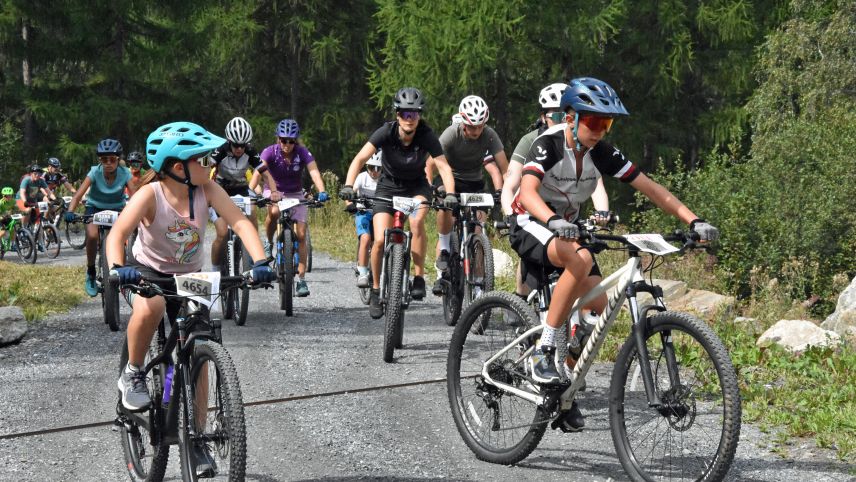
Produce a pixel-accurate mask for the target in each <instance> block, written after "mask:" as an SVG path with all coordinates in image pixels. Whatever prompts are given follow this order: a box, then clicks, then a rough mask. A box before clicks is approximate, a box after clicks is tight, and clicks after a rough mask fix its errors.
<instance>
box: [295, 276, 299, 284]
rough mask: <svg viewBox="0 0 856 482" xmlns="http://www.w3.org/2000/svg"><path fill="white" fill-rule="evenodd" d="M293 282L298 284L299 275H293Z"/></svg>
mask: <svg viewBox="0 0 856 482" xmlns="http://www.w3.org/2000/svg"><path fill="white" fill-rule="evenodd" d="M294 282H295V283H300V276H299V275H294Z"/></svg>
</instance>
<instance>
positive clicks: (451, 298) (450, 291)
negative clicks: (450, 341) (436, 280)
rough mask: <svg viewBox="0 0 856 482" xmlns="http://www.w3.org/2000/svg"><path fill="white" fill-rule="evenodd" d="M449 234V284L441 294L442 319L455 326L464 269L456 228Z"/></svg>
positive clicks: (461, 301)
mask: <svg viewBox="0 0 856 482" xmlns="http://www.w3.org/2000/svg"><path fill="white" fill-rule="evenodd" d="M449 234H450V236H449V267H448V268H447V269H446V280H447V281H448V282H449V284H448V286H447V287H446V288H447V289H446V293H444V294H443V319H444V320H445V322H446V324H447V325H449V326H455V324H456V323H458V318H459V317H460V316H461V308H462V306H463V297H462V294H463V283H464V269H463V267H462V266H461V257H460V254H459V253H460V252H461V241H460V238H459V237H458V235H459V233H458V230H457V229H455V228H452V231H451V232H450V233H449ZM438 276H440V275H439V274H438Z"/></svg>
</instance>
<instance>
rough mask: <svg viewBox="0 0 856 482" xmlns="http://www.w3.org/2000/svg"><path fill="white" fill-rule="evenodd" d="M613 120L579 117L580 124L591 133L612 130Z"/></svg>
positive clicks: (599, 117) (593, 116)
mask: <svg viewBox="0 0 856 482" xmlns="http://www.w3.org/2000/svg"><path fill="white" fill-rule="evenodd" d="M613 120H614V119H613V118H612V117H601V116H597V115H581V116H580V124H582V125H584V126H586V127H588V129H589V130H590V131H592V132H601V131H606V132H609V129H611V128H612V121H613Z"/></svg>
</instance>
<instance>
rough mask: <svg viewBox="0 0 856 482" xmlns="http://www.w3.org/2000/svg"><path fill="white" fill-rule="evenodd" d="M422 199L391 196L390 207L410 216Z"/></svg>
mask: <svg viewBox="0 0 856 482" xmlns="http://www.w3.org/2000/svg"><path fill="white" fill-rule="evenodd" d="M420 204H422V200H420V199H416V198H415V197H404V196H392V208H393V209H395V210H396V211H401V212H403V213H404V214H406V215H408V216H410V215H411V214H413V213H414V212H416V210H417V209H418V208H419V205H420Z"/></svg>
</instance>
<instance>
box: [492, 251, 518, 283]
mask: <svg viewBox="0 0 856 482" xmlns="http://www.w3.org/2000/svg"><path fill="white" fill-rule="evenodd" d="M516 271H517V260H516V259H512V258H511V256H509V255H507V254H505V252H504V251H502V250H499V249H494V250H493V275H494V276H505V277H510V278H513V277H514V276H515V273H516Z"/></svg>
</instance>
